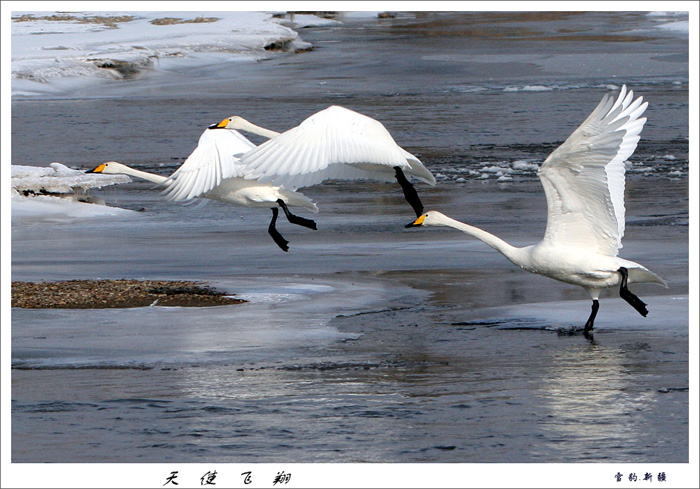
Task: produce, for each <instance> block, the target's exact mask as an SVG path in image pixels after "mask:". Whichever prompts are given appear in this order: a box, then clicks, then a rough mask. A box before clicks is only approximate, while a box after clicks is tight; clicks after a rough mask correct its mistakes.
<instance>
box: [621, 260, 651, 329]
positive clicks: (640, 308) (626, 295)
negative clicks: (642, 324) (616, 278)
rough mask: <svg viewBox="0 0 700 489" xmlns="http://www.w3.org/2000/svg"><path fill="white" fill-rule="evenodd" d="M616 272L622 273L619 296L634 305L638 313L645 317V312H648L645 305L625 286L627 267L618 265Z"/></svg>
mask: <svg viewBox="0 0 700 489" xmlns="http://www.w3.org/2000/svg"><path fill="white" fill-rule="evenodd" d="M618 272H620V275H622V282H620V297H622V298H623V299H624V300H626V301H627V303H628V304H629V305H630V306H632V307H634V308H635V309H636V310H637V312H638V313H639V314H641V315H642V316H644V317H647V314H649V311H647V305H646V304H645V303H644V302H643V301H642V300H641V299H640V298H639V297H637V296H636V295H634V294H633V293H632V292H630V291H629V289H628V288H627V269H626V268H625V267H620V269H619V270H618Z"/></svg>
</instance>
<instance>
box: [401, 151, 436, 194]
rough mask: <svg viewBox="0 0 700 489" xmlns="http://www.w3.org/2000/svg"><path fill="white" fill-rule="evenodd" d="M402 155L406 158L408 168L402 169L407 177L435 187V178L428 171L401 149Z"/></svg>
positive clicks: (417, 160) (416, 159)
mask: <svg viewBox="0 0 700 489" xmlns="http://www.w3.org/2000/svg"><path fill="white" fill-rule="evenodd" d="M400 149H401V151H403V155H404V156H405V157H406V163H408V167H404V170H405V171H406V173H408V175H409V176H412V177H415V178H417V179H418V180H421V181H423V182H425V183H427V184H428V185H435V176H434V175H433V174H432V173H431V172H430V170H428V169H427V168H426V167H425V166H424V165H423V163H421V161H420V160H419V159H418V158H416V157H415V156H413V155H412V154H411V153H409V152H408V151H406V150H405V149H403V148H400Z"/></svg>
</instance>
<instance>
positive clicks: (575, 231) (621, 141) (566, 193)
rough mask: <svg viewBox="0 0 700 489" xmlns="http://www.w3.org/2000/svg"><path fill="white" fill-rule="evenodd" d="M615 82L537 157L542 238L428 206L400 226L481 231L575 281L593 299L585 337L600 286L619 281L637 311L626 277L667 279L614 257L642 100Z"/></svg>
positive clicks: (537, 266)
mask: <svg viewBox="0 0 700 489" xmlns="http://www.w3.org/2000/svg"><path fill="white" fill-rule="evenodd" d="M632 98H633V94H632V91H630V92H629V93H627V88H626V87H625V86H623V87H622V89H621V91H620V95H619V96H618V98H617V100H615V99H614V98H613V97H612V96H611V95H606V96H605V97H603V99H602V101H601V102H600V104H598V107H596V109H595V110H594V111H593V112H592V113H591V115H590V116H589V117H588V118H587V119H586V120H585V121H584V122H583V124H581V126H579V127H578V129H576V130H575V131H574V132H573V133H572V134H571V135H570V136H569V138H568V139H567V140H566V141H565V142H564V143H563V144H562V145H561V146H559V147H558V148H557V149H555V150H554V151H553V152H552V153H551V154H550V155H549V156H548V157H547V159H546V160H545V161H544V163H543V164H542V166H541V167H540V169H539V171H538V176H539V177H540V180H541V182H542V185H543V186H544V191H545V195H546V197H547V228H546V231H545V235H544V238H543V239H542V241H541V242H540V243H538V244H536V245H533V246H527V247H524V248H516V247H514V246H511V245H510V244H508V243H506V242H505V241H503V240H502V239H500V238H498V237H497V236H494V235H493V234H490V233H487V232H486V231H483V230H481V229H479V228H476V227H474V226H470V225H468V224H465V223H462V222H459V221H456V220H454V219H451V218H449V217H447V216H445V215H443V214H441V213H439V212H435V211H430V212H427V213H425V214H423V215H422V216H420V217H419V218H418V219H416V220H415V221H414V222H413V223H412V224H409V225H408V226H407V227H412V226H420V225H426V226H449V227H452V228H455V229H458V230H460V231H462V232H464V233H467V234H469V235H470V236H474V237H475V238H477V239H480V240H481V241H483V242H484V243H486V244H487V245H489V246H491V247H492V248H494V249H495V250H497V251H500V252H501V253H502V254H503V255H504V256H505V257H506V258H508V259H509V260H510V261H511V262H513V263H514V264H515V265H517V266H519V267H521V268H523V269H524V270H527V271H528V272H533V273H538V274H540V275H544V276H546V277H550V278H553V279H555V280H559V281H562V282H566V283H570V284H574V285H580V286H581V287H583V288H584V289H586V291H588V293H589V294H590V297H591V299H592V300H593V305H592V308H591V314H590V317H589V318H588V321H586V325H585V327H584V334H585V335H586V336H587V337H589V335H590V332H591V330H592V329H593V322H594V321H595V317H596V314H597V312H598V307H599V304H598V297H599V295H600V292H601V291H602V289H605V288H610V287H616V286H618V285H619V286H620V296H621V297H622V298H623V299H624V300H626V301H627V302H628V303H629V304H630V305H631V306H632V307H634V308H635V309H636V310H637V311H638V312H639V313H640V314H641V315H642V316H646V315H647V309H646V307H645V306H646V304H645V303H644V302H642V301H641V300H640V299H639V298H638V297H637V296H636V295H634V294H633V293H632V292H630V291H629V290H628V289H627V283H628V282H629V283H632V282H650V283H655V284H659V285H662V286H664V287H667V285H666V282H664V280H663V279H662V278H661V277H659V276H658V275H656V274H655V273H652V272H650V271H649V270H647V269H646V268H645V267H643V266H642V265H640V264H639V263H635V262H633V261H629V260H625V259H622V258H618V256H617V254H618V250H619V249H620V248H622V241H621V240H622V235H623V234H624V231H625V205H624V189H625V166H624V162H625V161H626V160H627V158H629V157H630V156H631V155H632V153H633V152H634V150H635V148H636V146H637V142H638V141H639V134H640V132H641V130H642V127H643V125H644V123H645V122H646V118H640V116H641V115H642V113H643V112H644V111H645V110H646V107H647V103H646V102H644V103H642V97H639V98H637V99H636V100H634V101H632Z"/></svg>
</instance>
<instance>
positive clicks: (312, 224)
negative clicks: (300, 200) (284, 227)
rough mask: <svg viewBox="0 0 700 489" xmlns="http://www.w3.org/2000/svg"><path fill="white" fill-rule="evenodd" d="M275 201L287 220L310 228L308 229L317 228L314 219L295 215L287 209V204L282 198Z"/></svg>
mask: <svg viewBox="0 0 700 489" xmlns="http://www.w3.org/2000/svg"><path fill="white" fill-rule="evenodd" d="M277 203H278V204H279V205H280V207H281V208H282V210H283V211H284V215H285V216H287V220H288V221H289V222H291V223H292V224H298V225H299V226H304V227H305V228H310V229H318V228H317V227H316V223H315V222H314V221H312V220H311V219H306V218H305V217H300V216H295V215H294V214H292V213H291V212H290V211H289V208H288V207H287V204H285V203H284V200H282V199H277Z"/></svg>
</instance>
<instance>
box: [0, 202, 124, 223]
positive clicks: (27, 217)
mask: <svg viewBox="0 0 700 489" xmlns="http://www.w3.org/2000/svg"><path fill="white" fill-rule="evenodd" d="M131 215H138V213H137V212H135V211H131V210H128V209H120V208H118V207H109V206H106V205H100V204H93V203H86V202H80V201H78V200H73V199H70V198H62V197H53V196H49V195H42V196H37V197H22V196H21V195H13V196H12V224H13V225H14V224H15V223H16V222H20V221H21V222H22V224H24V225H27V224H30V223H34V222H39V221H46V220H52V221H56V220H68V221H70V220H75V219H84V218H89V217H105V216H131Z"/></svg>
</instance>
